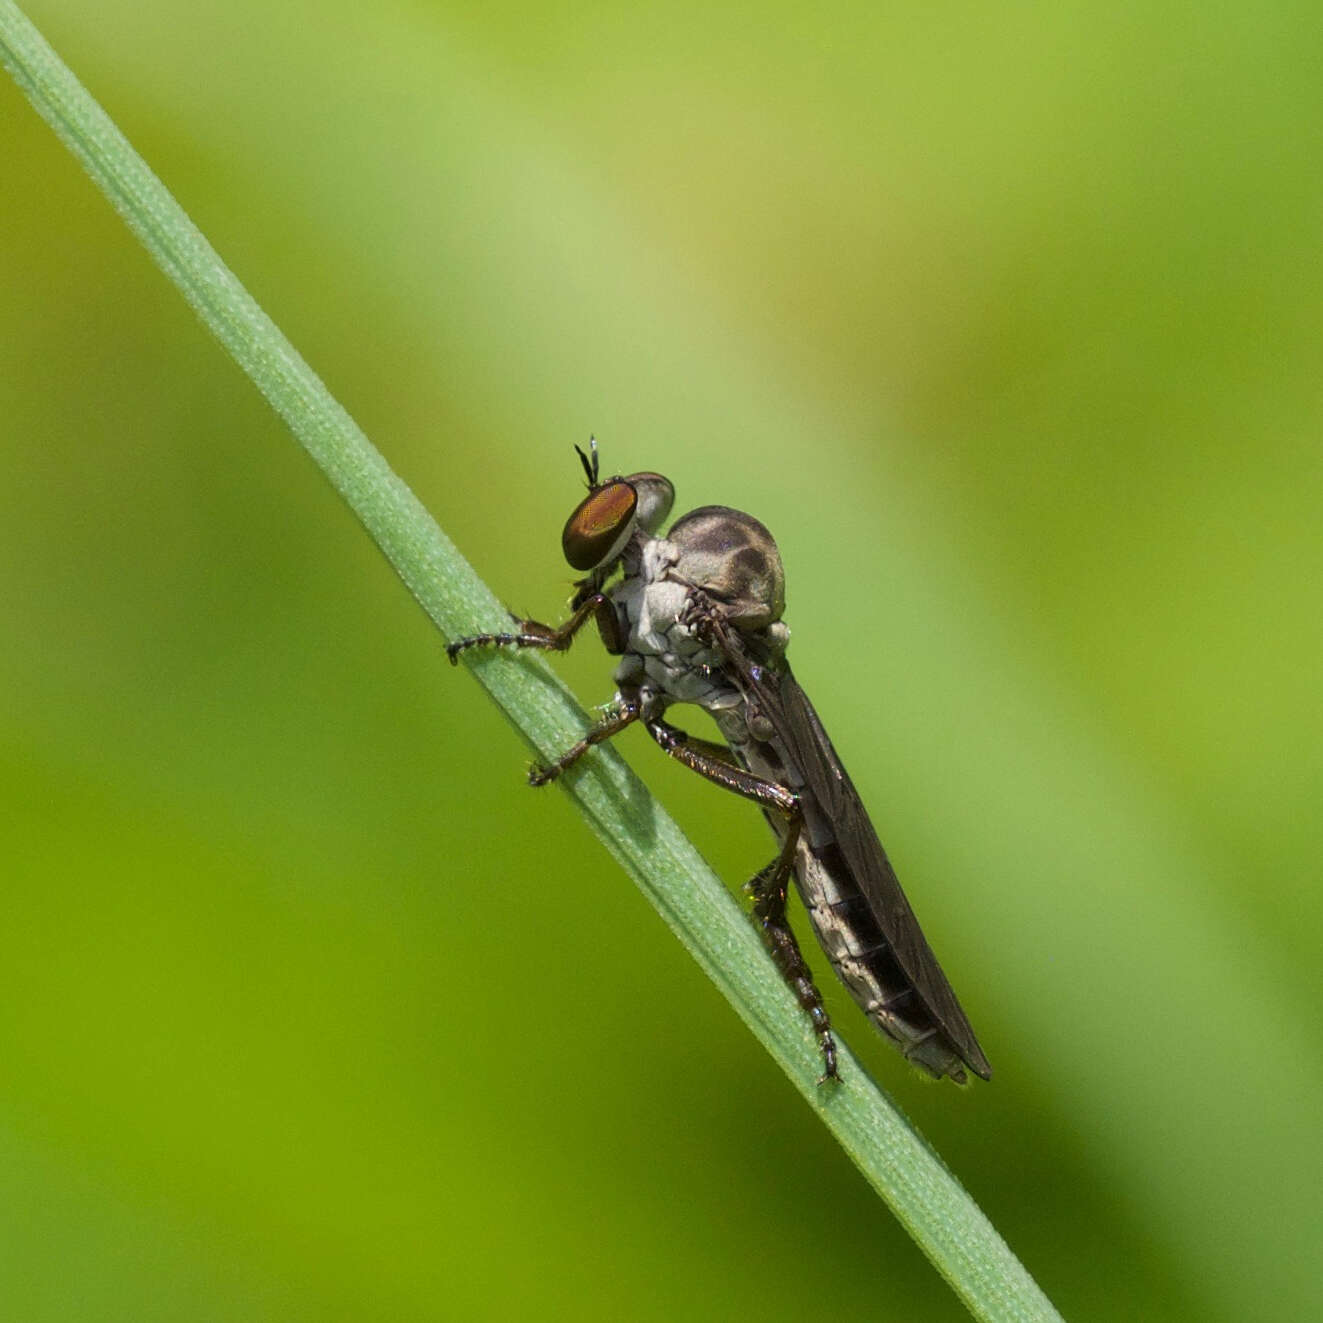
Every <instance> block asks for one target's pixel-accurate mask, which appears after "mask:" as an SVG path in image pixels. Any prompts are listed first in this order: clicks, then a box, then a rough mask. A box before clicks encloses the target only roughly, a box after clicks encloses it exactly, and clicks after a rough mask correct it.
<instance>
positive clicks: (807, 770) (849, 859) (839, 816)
mask: <svg viewBox="0 0 1323 1323" xmlns="http://www.w3.org/2000/svg"><path fill="white" fill-rule="evenodd" d="M712 628H713V634H714V637H715V642H716V643H717V644H718V646H719V647H721V649H722V651H723V652H725V653H726V655H727V657H728V658H729V661H730V664H731V667H732V669H733V671H734V674H735V678H736V680H737V681H738V683H739V684H740V687H741V688H742V689H743V690H744V692H745V696H746V698H747V699H748V700H749V702H750V703H751V704H752V706H753V708H754V709H756V711H757V713H758V714H760V715H761V716H762V717H764V718H765V719H766V720H767V721H768V723H769V724H770V725H771V726H772V728H773V730H774V731H775V733H776V738H777V739H778V740H779V741H780V742H782V743H783V744H784V746H785V749H786V752H787V753H788V754H789V756H790V757H791V758H793V759H794V762H795V764H796V766H797V767H798V768H799V770H800V772H801V773H802V775H803V776H804V778H805V781H806V784H807V788H808V790H809V792H810V794H811V796H812V797H813V799H815V800H816V801H817V804H816V806H812V805H809V804H805V816H806V817H808V816H809V814H810V813H811V812H812V811H813V809H814V808H815V807H816V809H817V810H818V811H820V812H821V813H822V815H823V816H824V818H825V820H826V825H827V826H828V828H829V829H830V831H831V832H832V834H833V835H834V836H835V837H836V839H837V842H838V843H839V845H840V848H841V853H842V854H843V855H844V857H845V861H846V864H847V866H848V868H849V870H850V872H851V873H852V874H853V876H854V879H855V882H856V883H857V885H858V887H859V890H860V893H861V894H862V895H863V897H864V899H865V901H866V902H867V905H868V908H869V910H870V911H871V912H872V914H873V917H874V918H875V919H876V920H877V922H878V925H879V926H880V927H881V929H882V933H883V936H885V937H886V939H887V941H888V942H889V943H890V944H891V947H892V950H893V952H894V954H895V956H896V959H897V961H898V962H899V964H900V967H901V969H902V970H903V971H904V973H905V975H906V977H907V978H908V979H909V980H910V982H911V983H912V984H913V985H914V989H915V991H916V992H917V993H918V995H919V997H920V998H921V999H922V1001H923V1002H924V1004H925V1005H926V1006H927V1008H928V1010H929V1011H930V1012H931V1014H932V1016H933V1018H934V1019H935V1020H936V1021H937V1023H938V1024H939V1025H941V1027H942V1029H943V1030H944V1031H945V1033H946V1034H947V1036H948V1037H949V1038H950V1040H951V1044H952V1046H953V1047H954V1048H955V1050H956V1051H957V1052H958V1053H959V1054H960V1056H961V1058H962V1059H963V1060H964V1062H965V1064H966V1065H967V1066H968V1067H969V1068H970V1070H972V1071H973V1072H974V1073H975V1074H976V1075H979V1076H981V1077H982V1078H983V1079H990V1078H991V1075H992V1067H991V1066H990V1065H989V1064H988V1059H987V1057H986V1056H984V1055H983V1049H982V1048H981V1047H979V1045H978V1039H976V1038H975V1037H974V1031H973V1029H972V1028H970V1024H969V1020H968V1019H967V1018H966V1017H965V1013H964V1011H963V1010H962V1009H961V1007H960V1003H959V1002H958V1001H957V1000H956V995H955V993H954V991H952V988H951V985H950V983H949V982H947V978H946V975H945V974H943V973H942V967H941V966H940V965H939V964H938V963H937V957H936V956H935V955H933V952H932V948H931V947H930V946H929V945H928V942H927V939H926V938H925V937H924V935H923V931H922V929H920V927H919V921H918V919H916V918H915V917H914V911H913V910H912V909H911V908H910V903H909V901H908V900H907V899H906V898H905V893H904V891H902V890H901V886H900V881H899V879H898V878H897V877H896V872H895V869H893V868H892V866H891V861H890V860H889V859H888V858H887V855H886V851H885V850H883V848H882V842H881V841H879V840H878V838H877V832H876V831H874V830H873V824H872V821H871V820H870V819H869V816H868V813H867V811H866V810H865V808H864V805H863V801H862V800H861V799H860V798H859V792H858V791H857V790H856V789H855V788H854V783H853V782H852V781H851V780H850V777H849V774H848V773H847V772H846V770H845V768H844V767H843V766H842V765H841V760H840V758H838V757H837V755H836V750H835V749H834V748H833V747H832V743H831V740H830V739H828V738H827V732H826V731H825V730H823V728H822V722H821V721H819V720H818V714H817V713H816V712H815V711H814V710H813V705H812V703H810V702H809V700H808V696H807V695H806V694H805V693H804V691H803V690H802V689H801V688H800V687H799V683H798V681H797V680H796V679H795V677H794V675H793V674H792V673H791V671H790V667H789V666H788V665H787V664H786V663H785V661H784V660H780V659H778V660H777V661H776V662H775V663H774V664H772V665H761V664H759V663H758V662H757V661H755V659H754V658H753V657H752V655H751V654H750V653H749V651H748V648H747V647H746V646H745V643H744V640H743V639H742V638H741V637H740V636H739V634H738V633H737V632H736V631H735V630H733V629H732V628H731V627H730V626H729V625H728V624H726V622H725V621H717V622H713V626H712Z"/></svg>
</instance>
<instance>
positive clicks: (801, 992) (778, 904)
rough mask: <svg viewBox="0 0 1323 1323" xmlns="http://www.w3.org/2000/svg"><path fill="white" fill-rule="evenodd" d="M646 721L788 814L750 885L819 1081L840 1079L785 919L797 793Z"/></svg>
mask: <svg viewBox="0 0 1323 1323" xmlns="http://www.w3.org/2000/svg"><path fill="white" fill-rule="evenodd" d="M644 724H645V725H646V726H647V729H648V734H649V735H651V736H652V738H653V739H654V740H656V741H657V743H658V744H659V745H661V747H662V749H663V750H664V751H665V752H666V753H668V754H670V756H671V757H672V758H674V759H675V760H676V761H677V762H681V763H683V764H684V765H685V766H686V767H688V768H690V769H691V770H692V771H695V772H697V773H698V774H699V776H703V777H706V778H707V779H708V780H709V781H712V782H715V783H716V784H717V785H719V786H724V787H725V788H726V789H727V790H733V791H734V792H735V793H736V794H737V795H742V796H743V797H744V798H745V799H751V800H753V802H754V803H755V804H760V805H761V806H762V807H763V808H764V809H767V810H768V811H770V812H773V813H776V814H779V815H780V816H781V817H783V818H784V819H785V822H786V834H785V837H784V839H783V840H782V842H781V850H780V853H779V854H778V855H777V857H776V858H775V859H773V860H772V862H771V863H770V864H768V865H767V867H766V868H764V869H762V871H761V872H759V873H758V874H756V875H755V876H754V878H753V880H752V881H751V882H750V883H749V884H748V887H747V890H748V891H750V892H751V893H752V895H753V915H754V918H755V919H757V921H758V930H759V932H760V933H761V934H762V939H763V945H764V946H765V947H766V948H767V951H768V954H770V955H771V957H772V960H773V961H774V962H775V964H776V967H777V969H778V970H780V972H781V977H782V978H783V979H785V981H786V982H787V983H788V984H789V985H790V990H791V991H792V992H793V993H794V994H795V998H796V1000H797V1001H798V1002H799V1004H800V1006H801V1007H803V1009H804V1011H805V1012H806V1014H807V1015H808V1017H809V1020H810V1022H811V1023H812V1025H813V1032H814V1033H815V1034H816V1035H817V1039H818V1048H819V1050H820V1051H821V1052H822V1066H823V1069H822V1075H821V1077H820V1078H819V1080H818V1083H819V1084H824V1083H826V1081H827V1080H839V1079H840V1078H841V1077H840V1074H839V1073H838V1072H837V1069H836V1040H835V1039H834V1038H833V1037H832V1033H831V1017H830V1016H829V1015H828V1014H827V1008H826V1007H825V1006H824V1005H823V1004H822V994H821V993H820V992H819V991H818V989H817V985H816V984H815V983H814V982H813V974H812V972H811V971H810V970H809V967H808V965H807V964H805V963H804V956H803V953H802V952H801V951H800V949H799V943H798V941H796V940H795V934H794V933H793V932H792V931H791V928H790V925H789V923H788V922H787V921H786V888H787V885H788V883H789V881H790V874H791V870H792V868H793V866H794V862H795V847H796V846H797V845H798V843H799V834H800V831H801V830H802V828H803V825H804V815H803V812H802V810H801V808H800V803H799V796H798V795H796V794H795V792H794V791H793V790H789V789H787V788H786V787H785V786H782V785H778V784H777V783H776V782H775V781H768V780H766V779H765V778H763V777H761V776H755V775H754V774H753V773H752V772H750V771H747V770H746V769H744V768H743V767H741V766H739V764H738V763H736V762H735V760H734V758H733V756H732V755H731V752H730V750H729V749H726V748H724V747H723V746H722V745H720V744H714V743H712V742H711V741H710V740H700V739H695V738H694V737H693V736H692V735H689V734H687V733H686V732H685V731H682V730H680V729H678V728H677V727H675V726H672V725H670V724H669V723H668V722H665V721H662V720H660V719H659V718H655V717H654V718H649V719H648V720H646V721H645V723H644Z"/></svg>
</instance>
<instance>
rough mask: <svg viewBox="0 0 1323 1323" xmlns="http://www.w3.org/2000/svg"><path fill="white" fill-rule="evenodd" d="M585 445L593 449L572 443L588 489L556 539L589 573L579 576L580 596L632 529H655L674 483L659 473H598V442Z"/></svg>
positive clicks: (604, 573)
mask: <svg viewBox="0 0 1323 1323" xmlns="http://www.w3.org/2000/svg"><path fill="white" fill-rule="evenodd" d="M589 445H590V448H591V455H585V454H584V452H583V451H582V450H580V449H579V447H578V446H575V447H574V448H575V450H578V451H579V461H580V462H581V463H582V464H583V471H584V473H585V474H586V475H587V477H588V495H587V496H585V497H584V498H583V500H582V501H580V502H579V504H578V505H577V506H575V508H574V513H573V514H572V515H570V517H569V519H567V520H566V521H565V531H564V532H563V533H562V534H561V539H560V544H561V549H562V550H563V551H564V553H565V559H566V560H567V561H569V563H570V565H571V566H572V567H573V568H574V569H576V570H582V571H584V572H586V574H587V578H585V579H582V580H580V582H579V589H580V597H582V598H586V597H588V596H590V595H591V594H592V593H594V592H596V591H597V590H598V589H600V588H601V586H602V584H603V583H604V582H605V581H606V579H607V578H608V577H609V576H610V574H611V571H612V570H614V569H615V567H616V565H617V564H618V563H619V562H620V559H621V557H622V556H623V555H624V554H625V550H626V548H627V547H628V546H629V544H630V542H631V540H632V539H633V538H634V536H635V534H642V535H643V536H644V537H651V536H653V534H655V533H656V532H657V530H658V529H659V528H660V527H661V526H662V524H663V523H664V522H665V520H666V516H667V515H668V514H670V512H671V505H672V504H673V503H674V501H675V489H674V488H673V487H672V486H671V484H670V482H669V481H667V479H665V478H663V477H662V476H661V474H660V473H631V474H630V475H629V476H628V477H620V476H616V477H613V478H599V477H598V468H597V464H598V459H597V442H596V441H591V442H590V443H589Z"/></svg>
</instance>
